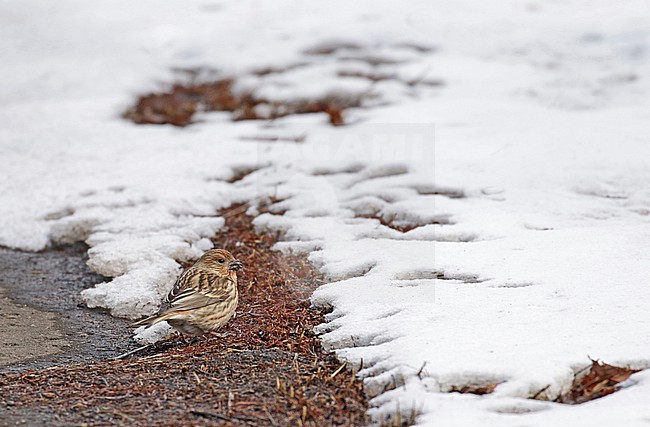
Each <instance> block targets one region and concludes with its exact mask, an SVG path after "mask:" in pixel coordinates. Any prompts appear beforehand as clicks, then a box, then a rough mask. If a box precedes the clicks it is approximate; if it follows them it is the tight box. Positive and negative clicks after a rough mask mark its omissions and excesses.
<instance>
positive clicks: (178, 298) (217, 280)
mask: <svg viewBox="0 0 650 427" xmlns="http://www.w3.org/2000/svg"><path fill="white" fill-rule="evenodd" d="M228 282H229V279H228V278H227V277H219V276H215V275H210V274H206V273H203V272H199V271H196V270H194V271H192V270H191V269H190V270H188V271H186V272H185V273H184V274H183V275H181V277H180V278H179V279H178V280H177V281H176V284H175V285H174V287H173V288H172V290H171V291H170V292H169V295H167V298H165V304H163V307H161V312H162V311H168V310H173V311H183V310H194V309H197V308H201V307H205V306H207V305H211V304H216V303H219V302H223V301H225V300H226V299H227V298H228V297H229V296H230V292H229V290H228V288H229V286H228V284H229V283H228Z"/></svg>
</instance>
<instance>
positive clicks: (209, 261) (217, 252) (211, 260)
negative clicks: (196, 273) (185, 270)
mask: <svg viewBox="0 0 650 427" xmlns="http://www.w3.org/2000/svg"><path fill="white" fill-rule="evenodd" d="M196 263H197V264H199V263H201V264H202V265H204V266H205V267H207V268H209V269H211V270H214V271H216V272H217V273H218V274H219V275H221V276H227V275H229V274H232V275H233V276H235V275H236V274H237V273H235V272H236V271H237V270H241V269H242V263H241V261H239V260H238V259H235V257H234V256H233V255H232V254H231V253H230V252H228V251H227V250H225V249H211V250H209V251H207V252H206V253H204V254H203V256H202V257H201V258H199V260H198V261H197V262H196Z"/></svg>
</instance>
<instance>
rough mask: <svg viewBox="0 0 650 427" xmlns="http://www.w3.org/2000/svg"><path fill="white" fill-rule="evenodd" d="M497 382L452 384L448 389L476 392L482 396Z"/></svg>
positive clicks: (495, 385) (450, 390)
mask: <svg viewBox="0 0 650 427" xmlns="http://www.w3.org/2000/svg"><path fill="white" fill-rule="evenodd" d="M498 385H499V383H487V384H466V385H462V386H452V387H451V389H449V393H468V394H476V395H479V396H482V395H484V394H490V393H492V392H493V391H494V389H495V388H497V386H498Z"/></svg>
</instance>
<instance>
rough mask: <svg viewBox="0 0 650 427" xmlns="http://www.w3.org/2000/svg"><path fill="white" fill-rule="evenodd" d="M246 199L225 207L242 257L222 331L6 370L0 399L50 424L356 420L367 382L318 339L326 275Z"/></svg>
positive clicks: (5, 406)
mask: <svg viewBox="0 0 650 427" xmlns="http://www.w3.org/2000/svg"><path fill="white" fill-rule="evenodd" d="M245 211H246V209H245V205H242V206H233V207H231V208H230V209H228V210H224V211H222V212H221V215H223V216H224V217H225V218H226V227H225V228H224V229H223V230H222V231H221V232H220V233H219V234H217V235H216V236H215V237H214V241H215V244H216V245H217V246H219V247H223V248H226V249H228V250H230V251H232V252H233V253H234V254H235V255H236V256H237V258H239V259H240V260H241V261H242V262H243V263H244V265H245V271H244V274H243V276H242V278H241V283H240V292H241V294H240V308H239V309H238V312H237V315H236V317H235V318H234V319H233V320H232V321H231V323H230V324H229V325H228V326H227V327H226V328H225V329H224V330H223V331H222V332H223V333H222V336H220V337H204V338H201V339H198V340H196V341H195V342H192V343H190V344H189V345H188V344H183V343H182V342H180V341H179V340H176V339H172V340H170V341H167V342H165V343H163V344H161V345H159V346H158V348H155V349H150V350H148V352H147V353H144V354H141V355H139V356H137V357H132V358H130V359H127V360H114V361H103V362H99V363H94V364H90V365H74V366H61V367H54V368H50V369H45V370H36V371H27V372H23V373H19V374H6V375H2V376H0V396H2V398H1V399H0V406H1V407H2V410H3V411H4V412H5V413H6V414H7V415H8V416H11V417H18V418H20V417H27V418H28V419H29V418H34V417H37V419H39V420H40V421H43V423H44V424H47V425H52V426H56V425H83V424H85V425H123V424H128V425H134V426H139V425H163V426H164V425H169V426H171V425H189V426H192V425H208V426H210V425H214V426H217V425H218V426H241V425H245V426H290V425H291V426H329V425H345V426H359V425H364V424H366V421H367V420H366V418H365V411H366V409H367V406H366V402H365V397H364V392H363V387H362V384H361V382H359V381H357V380H356V378H355V376H354V375H353V374H351V373H350V372H349V371H348V370H347V369H346V366H345V365H343V364H341V363H340V362H339V361H338V360H337V359H336V358H335V357H334V356H332V355H330V354H326V353H324V352H323V350H322V348H321V347H320V343H319V341H318V338H317V337H316V336H315V335H314V333H313V327H314V326H315V325H317V324H319V323H321V322H322V321H323V317H322V313H321V312H320V311H317V310H314V309H311V308H310V303H309V300H308V297H309V296H310V295H311V293H312V291H313V290H314V289H315V287H317V286H318V285H320V284H321V283H323V277H322V276H321V275H320V274H319V273H318V272H317V271H316V270H315V269H314V268H313V266H312V265H311V264H309V262H308V261H307V260H306V258H305V257H301V256H287V255H282V254H281V253H279V252H276V251H272V250H271V249H270V248H271V246H272V245H273V244H274V243H275V239H274V238H273V236H271V235H266V234H259V233H256V232H255V231H254V228H253V226H252V217H250V216H248V215H246V214H245Z"/></svg>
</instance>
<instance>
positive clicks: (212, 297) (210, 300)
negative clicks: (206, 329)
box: [167, 289, 229, 311]
mask: <svg viewBox="0 0 650 427" xmlns="http://www.w3.org/2000/svg"><path fill="white" fill-rule="evenodd" d="M228 296H229V295H228V292H226V291H225V290H222V291H221V292H210V293H204V292H200V291H197V290H195V289H186V290H185V291H183V292H181V293H180V294H178V295H176V298H174V300H172V301H170V302H169V308H168V310H167V311H185V310H195V309H197V308H201V307H206V306H208V305H211V304H217V303H220V302H223V301H225V300H226V299H227V298H228Z"/></svg>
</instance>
